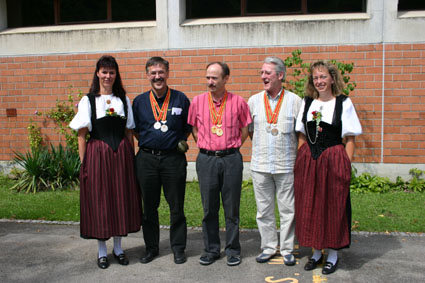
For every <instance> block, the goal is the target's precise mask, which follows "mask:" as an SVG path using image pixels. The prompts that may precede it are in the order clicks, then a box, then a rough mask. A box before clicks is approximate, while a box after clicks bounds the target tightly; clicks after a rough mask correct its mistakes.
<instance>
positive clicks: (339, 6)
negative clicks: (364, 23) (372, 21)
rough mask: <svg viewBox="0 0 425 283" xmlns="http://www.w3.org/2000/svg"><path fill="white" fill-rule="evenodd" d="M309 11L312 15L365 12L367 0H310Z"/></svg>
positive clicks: (308, 2) (308, 3)
mask: <svg viewBox="0 0 425 283" xmlns="http://www.w3.org/2000/svg"><path fill="white" fill-rule="evenodd" d="M307 10H308V13H311V14H319V13H320V14H323V13H352V12H365V11H366V1H365V0H327V1H320V0H308V1H307Z"/></svg>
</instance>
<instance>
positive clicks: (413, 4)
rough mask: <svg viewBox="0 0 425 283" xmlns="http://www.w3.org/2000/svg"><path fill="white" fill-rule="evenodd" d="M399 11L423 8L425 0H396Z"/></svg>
mask: <svg viewBox="0 0 425 283" xmlns="http://www.w3.org/2000/svg"><path fill="white" fill-rule="evenodd" d="M398 10H399V11H415V10H425V1H418V0H398Z"/></svg>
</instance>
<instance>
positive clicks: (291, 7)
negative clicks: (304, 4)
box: [246, 0, 301, 15]
mask: <svg viewBox="0 0 425 283" xmlns="http://www.w3.org/2000/svg"><path fill="white" fill-rule="evenodd" d="M300 12H301V1H282V0H268V1H258V0H247V1H246V13H247V14H248V15H251V14H282V13H285V14H289V13H300Z"/></svg>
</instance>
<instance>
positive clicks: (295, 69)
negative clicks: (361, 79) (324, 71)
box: [284, 49, 357, 98]
mask: <svg viewBox="0 0 425 283" xmlns="http://www.w3.org/2000/svg"><path fill="white" fill-rule="evenodd" d="M301 53H302V52H301V50H299V49H296V50H294V51H292V53H291V56H290V57H287V58H286V59H285V60H284V62H285V65H286V67H288V68H292V73H290V74H287V76H286V78H285V82H284V84H285V89H287V90H289V91H291V92H293V93H295V94H298V95H299V96H300V97H301V98H303V97H304V85H305V83H306V81H307V79H308V70H309V68H310V63H304V61H303V59H301ZM330 62H331V63H332V64H334V65H335V66H336V67H337V68H338V69H339V71H340V72H341V75H342V79H343V80H344V83H345V89H344V90H343V92H344V94H345V95H349V94H350V92H351V91H353V90H354V89H355V88H356V86H357V85H356V83H355V82H350V79H351V78H350V76H348V74H349V73H351V72H352V71H353V69H354V63H348V64H347V63H343V62H339V61H336V60H330Z"/></svg>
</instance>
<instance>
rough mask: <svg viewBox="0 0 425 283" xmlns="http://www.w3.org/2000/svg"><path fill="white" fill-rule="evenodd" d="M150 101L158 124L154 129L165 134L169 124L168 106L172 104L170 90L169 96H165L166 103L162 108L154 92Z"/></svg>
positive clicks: (150, 95)
mask: <svg viewBox="0 0 425 283" xmlns="http://www.w3.org/2000/svg"><path fill="white" fill-rule="evenodd" d="M149 99H150V102H151V108H152V113H153V117H154V118H155V120H156V122H155V123H154V124H153V128H154V129H155V130H161V132H163V133H165V132H167V131H168V126H167V125H166V123H167V112H168V105H169V104H170V89H168V91H167V95H166V96H165V100H164V103H163V104H162V107H159V104H158V102H157V101H156V99H155V97H154V94H153V92H152V91H150V93H149Z"/></svg>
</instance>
